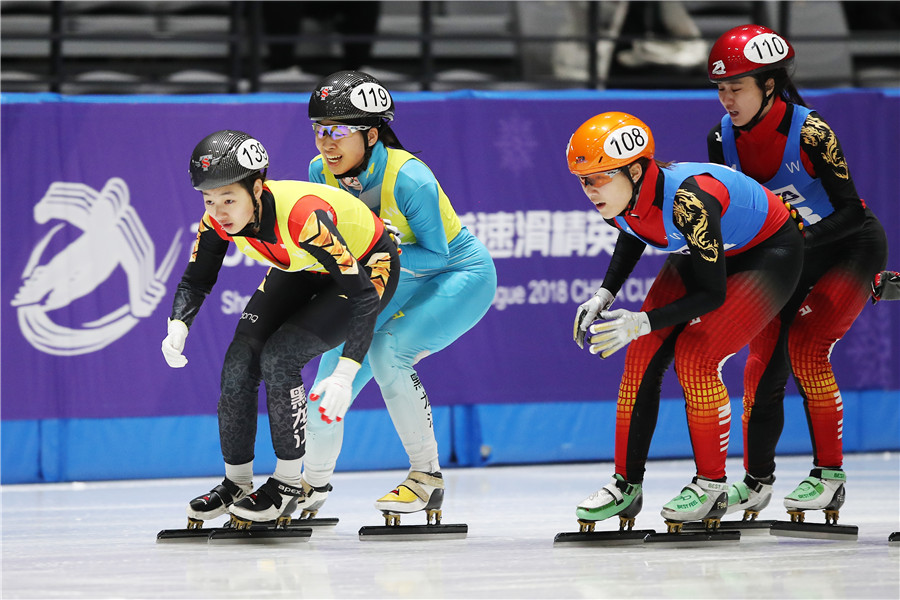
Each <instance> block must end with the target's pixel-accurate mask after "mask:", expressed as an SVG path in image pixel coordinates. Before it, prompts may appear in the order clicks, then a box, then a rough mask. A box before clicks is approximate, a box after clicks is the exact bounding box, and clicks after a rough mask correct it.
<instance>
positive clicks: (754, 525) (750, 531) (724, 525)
mask: <svg viewBox="0 0 900 600" xmlns="http://www.w3.org/2000/svg"><path fill="white" fill-rule="evenodd" d="M775 523H777V521H774V520H772V521H758V520H756V521H722V522H720V523H719V531H740V532H741V533H742V534H743V535H769V529H770V528H771V527H772V525H774V524H775ZM682 531H687V532H690V533H694V532H697V531H700V532H705V531H706V526H705V525H704V524H703V523H702V522H700V521H692V522H690V523H685V524H684V528H683V529H682Z"/></svg>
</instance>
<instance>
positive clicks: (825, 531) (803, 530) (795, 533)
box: [769, 521, 859, 542]
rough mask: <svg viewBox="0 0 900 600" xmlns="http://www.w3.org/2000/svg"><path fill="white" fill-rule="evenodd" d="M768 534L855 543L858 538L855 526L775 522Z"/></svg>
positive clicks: (857, 528) (857, 529)
mask: <svg viewBox="0 0 900 600" xmlns="http://www.w3.org/2000/svg"><path fill="white" fill-rule="evenodd" d="M769 533H771V534H772V535H777V536H779V537H793V538H806V539H812V540H834V541H839V542H855V541H856V540H857V539H858V538H859V527H857V526H856V525H826V524H824V523H792V522H790V521H775V523H773V524H772V528H771V529H770V530H769Z"/></svg>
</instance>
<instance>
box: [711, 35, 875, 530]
mask: <svg viewBox="0 0 900 600" xmlns="http://www.w3.org/2000/svg"><path fill="white" fill-rule="evenodd" d="M793 62H794V49H793V48H792V47H791V45H790V43H788V41H787V40H785V39H784V38H782V37H781V36H779V35H778V34H777V33H775V32H774V31H772V30H771V29H768V28H766V27H762V26H759V25H743V26H740V27H735V28H734V29H731V30H729V31H727V32H726V33H725V34H723V35H722V36H721V37H720V38H719V39H718V41H717V42H716V43H715V44H714V46H713V48H712V50H711V52H710V55H709V79H710V81H711V82H713V83H715V84H716V85H717V87H718V90H719V101H720V102H721V103H722V106H723V107H724V108H725V110H726V111H728V112H727V114H726V115H724V116H723V117H722V120H721V122H720V123H718V124H717V125H716V126H715V127H714V128H713V129H712V131H711V132H710V133H709V136H708V139H707V141H708V147H709V158H710V161H711V162H715V163H721V164H724V165H727V166H729V167H732V168H734V169H736V170H738V171H741V172H742V173H745V174H747V175H749V176H750V177H752V178H753V179H755V180H756V181H758V182H760V183H762V184H763V185H765V186H766V187H767V188H769V189H770V190H772V191H773V192H775V193H776V194H779V195H781V197H782V199H783V200H784V201H785V202H787V203H789V204H790V205H791V206H792V207H793V210H795V211H797V212H798V213H799V214H800V216H802V217H803V220H804V223H805V226H804V229H803V231H804V234H805V253H804V264H803V272H802V274H801V276H800V283H799V284H798V286H797V290H796V293H795V294H794V296H793V297H792V298H791V299H790V301H789V302H788V303H787V305H786V306H785V308H784V310H783V311H782V313H781V315H780V316H779V318H778V319H777V320H776V321H775V322H773V323H772V324H771V325H770V327H769V328H768V329H767V330H766V332H765V333H764V335H763V336H762V337H761V338H760V340H759V344H760V345H759V346H758V347H756V348H755V350H756V351H755V352H753V353H752V354H751V357H750V360H749V362H748V364H747V368H746V371H745V378H744V415H743V427H744V467H745V469H746V471H747V473H746V477H745V478H744V481H743V482H740V483H736V484H734V485H733V486H732V487H731V490H730V493H729V509H728V512H732V511H737V510H741V509H743V510H745V511H746V512H745V514H746V515H749V516H755V515H756V514H758V512H759V511H760V510H761V509H762V508H764V507H765V506H766V505H767V504H768V503H769V500H770V499H771V496H772V483H773V482H774V481H775V446H776V444H777V443H778V438H779V437H780V435H781V431H782V429H783V427H784V407H783V401H784V394H785V385H786V383H787V378H788V374H789V373H790V372H793V375H794V380H795V382H796V384H797V388H798V390H799V391H800V394H801V396H802V397H803V406H804V409H805V410H806V415H807V421H808V424H809V431H810V437H811V438H812V447H813V465H814V468H813V470H812V471H811V472H810V474H809V477H807V478H806V479H804V480H803V481H802V482H801V483H800V485H799V486H797V488H796V489H795V490H794V491H793V492H791V493H790V494H788V495H787V496H786V497H785V499H784V505H785V507H786V508H787V509H788V512H791V513H792V514H793V518H796V519H797V520H802V511H804V510H814V509H825V510H826V511H827V512H826V515H827V517H826V520H830V519H831V518H833V519H834V520H835V521H836V520H837V514H838V509H839V508H840V507H841V505H842V504H843V502H844V483H845V481H846V475H845V474H844V471H843V470H842V465H843V448H842V444H841V438H842V432H843V415H844V412H843V404H842V402H841V394H840V390H839V389H838V386H837V382H836V381H835V377H834V372H833V370H832V366H831V361H830V357H831V351H832V348H833V347H834V344H835V343H836V342H837V341H838V340H839V339H841V338H842V337H843V336H844V335H845V334H846V333H847V331H848V330H849V329H850V326H851V325H852V324H853V322H854V321H855V320H856V318H857V317H858V316H859V314H860V312H862V309H863V307H864V306H865V305H866V300H867V299H868V298H869V296H870V293H871V290H872V287H871V282H872V279H873V277H874V276H875V274H876V273H878V272H880V271H881V270H883V269H884V266H885V262H886V260H887V239H886V237H885V233H884V229H883V228H882V226H881V224H880V223H879V221H878V219H877V218H876V216H875V215H874V213H873V212H872V211H871V210H870V209H869V208H868V207H867V206H866V203H865V201H863V200H862V199H860V197H859V194H857V192H856V187H855V185H854V183H853V178H852V177H851V176H850V169H849V167H848V166H847V161H846V160H845V158H844V153H843V151H842V150H841V145H840V143H839V142H838V139H837V136H836V135H835V133H834V131H832V129H831V128H830V127H829V126H828V124H827V123H826V122H825V121H824V120H823V119H822V117H820V116H819V114H818V113H816V112H815V111H813V110H811V109H809V108H807V106H806V104H805V103H804V101H803V99H802V98H801V96H800V94H799V93H798V92H797V89H796V88H795V86H794V85H793V83H792V82H791V79H790V72H791V71H792V69H793Z"/></svg>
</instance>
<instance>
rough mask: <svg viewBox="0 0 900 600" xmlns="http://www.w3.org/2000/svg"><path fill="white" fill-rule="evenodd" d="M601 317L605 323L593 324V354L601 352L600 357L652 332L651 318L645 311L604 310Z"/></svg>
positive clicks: (591, 341) (591, 342)
mask: <svg viewBox="0 0 900 600" xmlns="http://www.w3.org/2000/svg"><path fill="white" fill-rule="evenodd" d="M600 318H601V319H603V320H604V321H605V323H596V324H594V325H591V337H590V338H589V339H588V343H589V344H590V345H591V346H590V350H591V354H597V353H598V352H599V353H600V358H608V357H609V356H610V355H612V354H613V353H615V352H617V351H618V350H621V349H622V348H624V347H625V346H627V345H628V343H629V342H631V341H632V340H636V339H638V338H639V337H641V336H642V335H647V334H648V333H650V318H649V317H648V316H647V313H645V312H631V311H630V310H625V309H622V308H620V309H619V310H613V311H609V312H607V311H603V312H601V313H600Z"/></svg>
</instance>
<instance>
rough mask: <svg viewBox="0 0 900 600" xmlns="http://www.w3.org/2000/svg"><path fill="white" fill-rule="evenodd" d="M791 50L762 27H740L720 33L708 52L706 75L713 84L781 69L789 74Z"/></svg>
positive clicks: (784, 42)
mask: <svg viewBox="0 0 900 600" xmlns="http://www.w3.org/2000/svg"><path fill="white" fill-rule="evenodd" d="M793 66H794V47H793V46H791V44H790V43H789V42H788V41H787V40H786V39H784V38H783V37H781V36H780V35H778V34H777V33H775V32H774V31H772V30H771V29H769V28H768V27H763V26H762V25H741V26H739V27H734V28H732V29H729V30H728V31H726V32H725V33H723V34H722V35H721V36H720V37H719V39H718V40H716V43H715V44H713V47H712V50H710V52H709V61H708V62H707V74H708V76H709V80H710V81H711V82H713V83H718V82H720V81H727V80H729V79H737V78H739V77H746V76H748V75H756V74H759V73H764V72H766V71H773V70H775V69H780V68H783V69H785V71H786V72H787V73H788V74H790V72H791V70H792V68H793Z"/></svg>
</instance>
